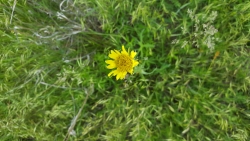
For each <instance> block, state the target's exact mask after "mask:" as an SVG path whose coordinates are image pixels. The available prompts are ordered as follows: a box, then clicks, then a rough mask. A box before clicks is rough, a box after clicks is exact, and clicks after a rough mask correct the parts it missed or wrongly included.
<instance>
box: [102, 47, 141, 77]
mask: <svg viewBox="0 0 250 141" xmlns="http://www.w3.org/2000/svg"><path fill="white" fill-rule="evenodd" d="M135 55H136V52H134V51H131V52H130V53H129V52H127V51H126V50H125V48H124V46H122V51H121V52H119V51H118V50H111V52H110V54H109V57H110V58H112V59H114V60H106V61H105V62H106V63H107V64H108V66H107V68H108V69H114V68H116V70H112V71H111V72H110V73H109V74H108V76H109V77H111V76H115V75H116V80H118V79H124V78H125V76H126V74H127V73H128V72H129V73H130V74H133V71H134V70H133V68H134V67H135V66H137V65H138V64H139V62H138V61H136V60H134V57H135Z"/></svg>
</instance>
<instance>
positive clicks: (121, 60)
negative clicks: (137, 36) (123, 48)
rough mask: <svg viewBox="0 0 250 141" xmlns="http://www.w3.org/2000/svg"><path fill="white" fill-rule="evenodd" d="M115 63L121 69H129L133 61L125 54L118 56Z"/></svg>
mask: <svg viewBox="0 0 250 141" xmlns="http://www.w3.org/2000/svg"><path fill="white" fill-rule="evenodd" d="M115 63H116V66H117V68H118V69H121V70H122V71H129V70H131V69H132V68H133V61H132V59H131V58H130V57H129V56H127V55H121V56H119V57H118V59H117V60H116V62H115Z"/></svg>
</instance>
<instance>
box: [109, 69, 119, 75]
mask: <svg viewBox="0 0 250 141" xmlns="http://www.w3.org/2000/svg"><path fill="white" fill-rule="evenodd" d="M117 73H118V72H117V70H113V71H111V72H110V73H109V74H108V77H111V76H114V75H117Z"/></svg>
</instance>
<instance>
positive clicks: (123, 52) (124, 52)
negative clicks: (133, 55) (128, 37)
mask: <svg viewBox="0 0 250 141" xmlns="http://www.w3.org/2000/svg"><path fill="white" fill-rule="evenodd" d="M122 54H126V55H128V52H127V51H126V49H125V47H124V45H122Z"/></svg>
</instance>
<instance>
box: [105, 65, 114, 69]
mask: <svg viewBox="0 0 250 141" xmlns="http://www.w3.org/2000/svg"><path fill="white" fill-rule="evenodd" d="M107 68H108V69H114V68H116V65H115V64H110V65H108V66H107Z"/></svg>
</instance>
